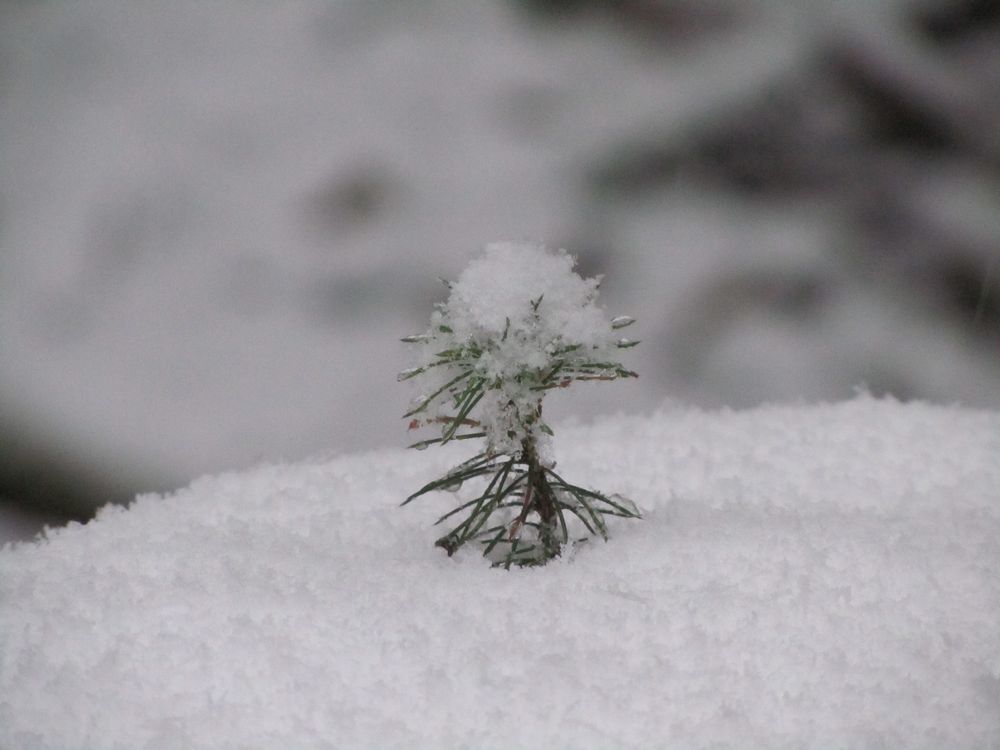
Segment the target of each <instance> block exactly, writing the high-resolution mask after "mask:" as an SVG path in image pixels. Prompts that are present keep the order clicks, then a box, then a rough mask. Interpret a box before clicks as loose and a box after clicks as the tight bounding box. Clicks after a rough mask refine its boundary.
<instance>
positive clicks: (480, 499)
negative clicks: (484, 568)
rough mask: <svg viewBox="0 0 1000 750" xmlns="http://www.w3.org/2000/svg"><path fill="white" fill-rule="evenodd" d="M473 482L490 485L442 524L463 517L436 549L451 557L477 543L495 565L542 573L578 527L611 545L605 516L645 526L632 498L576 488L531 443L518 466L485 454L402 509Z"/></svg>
mask: <svg viewBox="0 0 1000 750" xmlns="http://www.w3.org/2000/svg"><path fill="white" fill-rule="evenodd" d="M468 480H479V481H485V482H486V484H485V488H484V489H483V490H482V492H480V493H479V494H478V495H477V496H476V497H474V498H473V499H471V500H468V501H467V502H465V503H463V504H461V505H459V506H458V507H457V508H455V509H454V510H451V511H449V512H448V513H445V514H444V515H443V516H441V518H439V519H438V520H437V523H438V524H440V523H444V522H445V521H446V520H448V519H449V518H452V517H453V516H459V515H462V516H464V518H463V520H462V522H461V523H459V524H458V525H457V526H455V527H454V528H452V529H451V531H449V532H448V533H447V534H445V535H444V536H442V537H441V538H440V539H438V540H437V542H436V545H437V546H438V547H441V548H443V549H444V550H445V551H446V552H447V553H448V556H449V557H450V556H451V555H453V554H455V552H456V551H457V550H458V549H459V548H460V547H461V546H462V545H464V544H465V543H466V542H478V543H479V544H480V545H482V547H483V555H484V556H485V557H488V558H490V559H491V560H493V561H494V564H495V565H502V566H504V567H506V568H510V566H511V565H540V564H544V563H546V562H548V561H549V560H551V559H553V558H555V557H558V556H559V555H560V554H561V553H562V549H563V547H564V546H565V545H566V544H568V543H569V542H570V541H571V538H572V535H571V532H570V530H571V528H573V527H574V526H576V525H579V526H581V527H582V529H585V530H586V531H587V532H588V533H589V534H590V535H591V536H595V535H599V536H600V537H601V538H602V539H604V540H607V538H608V530H607V525H606V524H605V522H604V517H605V516H620V517H622V518H639V511H638V509H637V508H636V507H635V504H634V503H632V502H631V501H630V500H628V499H627V498H623V497H621V496H619V495H612V496H610V497H609V496H607V495H603V494H601V493H600V492H595V491H594V490H588V489H585V488H583V487H579V486H577V485H575V484H570V483H569V482H567V481H566V480H565V479H563V478H562V477H561V476H560V475H559V474H557V473H556V472H555V470H554V469H551V468H548V467H546V466H544V465H542V463H541V462H540V461H539V460H538V456H537V451H536V450H535V446H534V445H532V444H530V442H528V443H526V444H525V445H524V446H523V448H522V451H521V453H520V454H519V455H518V456H517V457H515V458H510V457H507V456H494V457H490V456H488V455H487V454H486V453H479V454H478V455H476V456H473V457H472V458H471V459H469V460H468V461H466V462H465V463H462V464H459V465H458V466H456V467H455V468H454V469H452V470H451V471H449V472H448V473H447V474H445V475H444V476H443V477H441V478H440V479H436V480H434V481H433V482H430V483H428V484H426V485H424V486H423V487H422V488H420V489H419V490H418V491H417V492H415V493H413V494H412V495H410V497H408V498H407V499H406V501H405V502H404V505H405V504H406V503H409V502H410V501H412V500H415V499H416V498H418V497H420V496H421V495H424V494H426V493H428V492H432V491H434V490H454V489H456V488H457V487H458V486H461V485H462V484H463V483H464V482H466V481H468ZM585 538H586V537H584V539H585ZM582 540H583V539H576V540H574V541H582Z"/></svg>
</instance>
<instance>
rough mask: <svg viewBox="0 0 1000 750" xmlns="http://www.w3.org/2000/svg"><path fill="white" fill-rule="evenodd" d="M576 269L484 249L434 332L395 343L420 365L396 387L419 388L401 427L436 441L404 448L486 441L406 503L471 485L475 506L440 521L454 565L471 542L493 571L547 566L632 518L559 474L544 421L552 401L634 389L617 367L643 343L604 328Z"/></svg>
mask: <svg viewBox="0 0 1000 750" xmlns="http://www.w3.org/2000/svg"><path fill="white" fill-rule="evenodd" d="M575 262H576V261H575V259H574V258H573V257H572V256H571V255H569V254H567V253H566V252H565V251H564V250H559V251H553V250H549V249H547V248H545V247H543V246H541V245H536V244H526V243H498V244H493V245H489V246H488V247H487V248H486V249H485V251H484V253H483V254H482V255H481V256H480V257H478V258H476V259H474V260H473V261H472V262H471V263H470V264H469V266H468V267H467V268H466V269H465V271H464V272H463V273H462V274H461V275H460V276H459V278H458V280H457V281H456V282H454V283H449V282H445V285H446V286H447V287H448V290H449V295H448V299H447V301H446V302H443V303H439V304H438V305H436V306H435V310H434V312H433V314H432V315H431V324H430V328H429V329H428V330H427V331H426V332H425V333H421V334H418V335H414V336H407V337H406V338H404V339H402V340H403V341H404V342H406V343H409V344H412V345H414V346H415V347H417V348H418V359H417V361H418V363H419V364H417V365H416V366H415V367H412V368H410V369H407V370H404V371H403V372H401V373H400V374H399V380H410V379H414V382H417V383H420V384H421V385H422V387H423V394H422V395H421V396H419V397H417V398H416V399H415V400H414V401H413V403H412V405H411V408H410V410H409V411H408V412H407V413H406V414H405V415H404V417H405V418H406V419H409V420H410V424H409V426H410V429H418V428H421V427H434V428H438V429H439V430H440V436H439V437H434V438H430V439H426V440H422V441H420V442H418V443H415V444H413V445H412V446H411V447H413V448H416V449H418V450H421V449H424V448H427V447H428V446H431V445H444V444H446V443H450V442H451V441H453V440H482V441H483V442H482V444H481V446H482V448H481V450H480V451H479V452H478V453H476V455H474V456H473V457H472V458H470V459H469V460H467V461H464V462H463V463H461V464H459V465H458V466H456V467H454V468H453V469H451V470H450V471H448V472H447V473H446V474H445V475H444V476H442V477H440V478H438V479H435V480H434V481H432V482H429V483H428V484H426V485H424V486H423V487H421V488H420V489H419V490H417V491H416V492H414V493H413V494H412V495H410V496H409V497H408V498H406V500H405V501H403V505H406V504H407V503H409V502H411V501H413V500H415V499H416V498H418V497H420V496H422V495H425V494H427V493H428V492H433V491H451V492H458V490H459V489H460V488H461V487H462V486H463V484H465V483H469V484H468V485H467V486H471V487H472V488H473V491H472V492H471V495H472V497H470V498H469V499H465V497H464V496H463V497H462V498H460V500H459V504H458V505H457V507H455V508H453V509H452V510H450V511H449V512H448V513H445V514H444V515H443V516H441V518H439V519H438V521H437V523H439V524H441V523H444V522H445V521H448V520H449V519H451V523H455V521H456V520H458V523H457V524H456V525H454V526H453V527H452V528H451V530H450V531H448V532H447V533H446V534H444V536H442V537H441V538H440V539H438V540H437V543H436V544H437V546H439V547H442V548H443V549H444V550H445V551H446V552H447V553H448V555H449V556H451V555H453V554H454V553H455V552H456V551H457V550H458V549H459V548H460V547H462V546H463V545H465V544H466V543H470V542H472V543H476V544H478V545H480V546H481V548H482V552H483V555H484V556H485V557H487V558H488V559H490V560H491V561H493V563H494V564H495V565H502V566H504V567H507V568H510V566H511V565H539V564H544V563H546V562H548V561H549V560H551V559H553V558H555V557H558V556H559V555H560V553H561V552H562V550H563V548H564V547H565V545H567V544H569V543H570V542H571V541H579V539H577V538H576V537H577V536H578V535H580V534H583V533H584V532H586V535H589V536H591V537H592V536H600V537H602V538H603V539H605V540H607V538H608V530H607V523H606V521H605V518H606V517H607V516H620V517H624V518H638V517H639V511H638V509H637V508H636V506H635V504H634V503H632V502H631V501H630V500H628V499H627V498H624V497H622V496H620V495H617V494H612V495H605V494H603V493H601V492H598V491H596V490H593V489H587V488H584V487H580V486H578V485H575V484H572V483H571V482H570V481H568V480H567V479H565V478H564V477H563V476H562V475H561V474H560V473H558V472H557V471H556V463H555V460H554V458H553V453H552V436H553V431H552V429H551V428H550V427H549V425H548V424H546V423H545V421H544V420H543V418H542V400H543V398H544V397H545V394H546V393H547V392H548V391H550V390H552V389H555V388H567V387H569V386H570V385H572V384H573V383H574V382H576V381H610V380H617V379H619V378H634V377H637V376H636V374H635V373H634V372H632V371H630V370H628V369H626V368H625V367H624V366H623V365H622V364H621V363H620V362H619V361H618V354H619V352H620V351H621V350H623V349H628V348H630V347H633V346H635V345H636V344H637V343H638V342H637V341H632V340H630V339H627V338H621V337H620V334H619V333H618V331H619V330H620V329H622V328H625V327H626V326H629V325H631V324H632V323H634V322H635V321H634V320H633V319H632V318H630V317H628V316H620V317H616V318H614V319H612V320H608V319H607V317H606V316H605V314H604V312H603V311H602V310H601V309H600V308H599V307H598V306H597V304H596V299H597V293H598V285H599V282H600V279H599V278H594V279H584V278H581V277H580V276H579V275H578V274H577V273H576V272H575V271H574V270H573V268H574V265H575ZM586 535H584V536H583V537H582V538H587V536H586Z"/></svg>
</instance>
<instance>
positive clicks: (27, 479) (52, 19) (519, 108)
mask: <svg viewBox="0 0 1000 750" xmlns="http://www.w3.org/2000/svg"><path fill="white" fill-rule="evenodd" d="M832 6H835V7H832ZM998 92H1000V0H886V1H885V2H873V1H872V0H857V1H856V2H846V3H834V4H830V3H822V2H819V0H816V2H805V3H803V2H793V0H787V1H785V0H756V1H754V2H736V0H702V1H699V2H694V0H548V1H545V0H490V1H487V0H454V1H453V2H447V1H445V0H423V1H421V2H415V1H412V0H410V1H408V2H402V1H401V0H384V1H382V2H371V0H364V1H362V0H356V1H352V0H340V1H339V2H334V1H333V0H330V1H329V2H322V1H321V0H315V1H314V2H302V3H297V4H295V5H294V6H293V5H291V4H273V5H261V4H245V3H242V2H235V1H234V0H233V1H230V0H227V1H225V2H218V3H210V4H200V3H193V2H178V3H170V4H166V3H161V4H151V3H150V4H146V3H136V4H131V3H129V4H123V3H121V2H111V1H110V0H106V1H101V2H94V3H87V4H76V3H68V2H41V1H39V2H30V1H28V0H23V1H21V2H9V1H8V2H6V3H0V252H2V255H0V543H2V542H3V541H4V540H11V539H24V538H30V537H31V536H32V535H33V534H34V533H36V532H37V530H38V529H39V528H40V527H41V525H42V524H43V523H48V524H58V523H63V522H65V521H67V520H71V519H75V520H86V519H87V518H89V517H91V516H92V514H93V512H94V510H95V509H96V508H97V507H98V506H99V505H101V504H103V503H105V502H127V501H128V500H129V499H130V498H131V497H133V496H134V495H135V494H136V493H137V492H144V491H166V490H169V489H171V488H173V487H175V486H178V485H180V484H183V483H186V482H187V481H189V480H190V479H192V478H194V477H195V476H196V475H197V474H199V473H203V472H218V471H223V470H227V469H238V468H241V467H245V466H247V465H250V464H252V463H254V462H257V461H261V460H282V459H289V460H295V459H301V458H305V457H308V456H314V455H329V454H330V453H334V452H341V451H349V450H362V449H371V448H376V447H387V446H396V445H402V444H405V441H406V436H405V434H404V426H403V424H402V423H401V422H400V421H399V419H398V416H399V414H400V413H401V412H402V411H403V410H404V406H405V402H406V400H407V394H406V393H404V392H403V391H402V389H401V387H399V386H397V385H396V383H395V378H394V375H395V373H396V372H397V371H398V370H399V369H401V368H402V367H404V366H405V365H406V361H405V359H404V357H405V350H404V348H403V347H402V346H400V345H398V344H397V339H398V338H399V337H400V336H402V335H406V334H409V333H413V332H416V331H419V330H420V329H422V327H423V326H424V325H425V323H426V320H427V316H428V315H429V313H430V309H431V305H432V303H433V302H434V301H435V300H437V299H439V298H440V296H441V291H440V287H439V286H438V285H437V283H436V278H437V277H439V276H454V275H455V274H457V273H458V272H459V271H460V270H461V268H462V267H463V266H464V265H465V262H466V261H467V259H468V257H469V255H470V253H472V252H474V251H475V250H476V249H477V248H478V247H480V246H482V245H483V244H485V243H487V242H490V241H494V240H498V239H505V238H521V237H531V238H538V239H541V240H544V241H545V242H547V243H548V244H550V245H556V246H564V247H567V248H568V249H569V250H570V251H572V252H574V253H575V254H577V255H579V258H580V268H581V270H582V271H583V272H584V273H585V274H587V275H594V274H605V275H606V282H605V286H604V291H603V294H604V302H605V304H606V305H607V306H608V308H609V311H611V312H613V313H616V314H617V313H629V314H632V315H634V316H636V317H637V318H639V321H640V324H641V327H642V328H641V330H639V331H638V334H640V338H642V340H643V346H642V347H639V348H638V349H637V350H635V352H636V355H635V360H634V362H635V367H636V369H637V370H638V371H639V372H640V373H641V375H642V377H641V378H640V380H639V382H638V383H636V384H635V385H630V386H628V388H631V389H632V390H631V391H628V392H623V391H619V392H616V393H614V394H609V393H604V392H598V390H595V391H594V395H593V397H592V396H590V395H589V394H588V395H586V396H584V397H583V398H581V399H580V401H581V402H586V404H585V405H583V406H582V407H581V405H580V404H577V403H569V402H567V404H566V405H565V406H564V407H563V409H564V412H563V413H564V414H566V415H568V414H582V415H583V416H585V417H586V416H592V415H594V414H597V413H600V412H607V411H613V410H617V409H619V408H624V409H625V410H627V411H636V412H638V411H649V410H652V409H655V408H656V407H657V405H658V404H659V403H661V402H662V401H663V400H664V399H668V398H669V399H678V400H681V401H684V402H690V403H694V404H698V405H702V406H707V407H714V406H720V405H729V406H734V407H745V406H751V405H754V404H758V403H761V402H765V401H788V400H796V399H803V400H819V399H840V398H847V397H850V395H851V394H852V392H853V391H854V389H856V388H858V387H862V388H867V389H869V390H871V391H872V392H873V393H876V394H880V395H881V394H887V395H892V396H895V397H897V398H900V399H930V400H935V401H943V402H960V403H964V404H969V405H974V406H986V407H991V408H996V407H997V406H998V405H1000V95H998Z"/></svg>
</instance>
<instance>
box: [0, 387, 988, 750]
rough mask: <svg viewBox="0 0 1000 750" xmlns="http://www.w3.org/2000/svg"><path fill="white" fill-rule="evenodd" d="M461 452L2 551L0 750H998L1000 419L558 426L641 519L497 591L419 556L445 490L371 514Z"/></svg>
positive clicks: (405, 457)
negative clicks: (635, 505)
mask: <svg viewBox="0 0 1000 750" xmlns="http://www.w3.org/2000/svg"><path fill="white" fill-rule="evenodd" d="M464 452H465V451H464V450H463V448H462V447H461V446H446V447H444V448H442V449H440V450H437V451H431V452H428V453H421V454H418V453H414V452H412V451H402V450H387V451H383V452H378V453H371V454H366V455H353V456H345V457H341V458H338V459H336V460H333V461H331V462H329V463H326V464H322V465H314V464H302V465H291V466H266V467H261V468H259V469H257V470H255V471H252V472H249V473H245V474H230V475H223V476H217V477H211V478H205V479H201V480H198V481H196V482H195V483H194V484H192V485H191V486H190V487H188V488H187V489H184V490H181V491H179V492H177V493H176V494H173V495H170V496H167V497H158V496H152V495H149V496H143V497H140V498H139V499H138V500H137V501H136V502H135V503H134V504H133V505H132V506H131V507H130V508H129V509H127V510H122V509H115V508H108V509H106V510H105V511H103V512H102V513H101V515H100V516H99V517H98V518H97V519H96V520H95V521H93V522H91V523H89V524H87V525H86V526H80V525H73V526H71V527H69V528H65V529H58V530H54V531H51V532H49V534H48V537H47V539H45V540H43V541H41V542H39V543H33V544H22V545H17V546H13V547H11V546H8V547H6V548H4V549H2V550H0V748H4V750H49V749H52V750H74V749H77V748H79V749H81V750H83V749H87V750H92V749H93V748H100V749H101V750H118V749H121V750H125V749H127V750H144V749H152V748H175V747H184V748H191V749H194V750H209V749H215V748H237V747H239V748H276V747H294V748H317V749H318V748H339V747H362V748H367V747H378V748H414V747H441V748H445V747H477V748H510V747H517V748H554V747H594V748H597V747H601V748H605V747H613V748H648V747H684V748H708V747H715V748H722V747H768V748H830V747H852V748H854V747H856V748H876V747H906V748H942V747H948V748H992V747H998V746H1000V628H998V627H997V622H1000V577H998V575H997V570H1000V491H998V489H997V488H998V487H1000V414H997V413H995V412H979V411H972V410H963V409H958V408H943V407H934V406H929V405H924V404H918V403H915V404H899V403H896V402H893V401H878V400H875V399H872V398H870V397H860V398H858V399H856V400H854V401H851V402H848V403H844V404H837V405H819V406H810V407H768V408H761V409H757V410H753V411H748V412H730V411H722V412H714V413H705V412H702V411H697V410H689V409H682V408H664V409H663V410H661V411H660V412H659V413H657V414H654V415H651V416H649V417H644V418H637V417H618V418H613V419H608V420H604V421H601V422H599V423H597V424H594V425H591V426H582V427H568V426H564V427H563V428H562V430H561V431H560V454H561V462H562V463H563V464H565V465H566V469H567V471H569V472H572V474H573V475H574V476H575V477H578V478H579V480H580V481H581V482H584V483H588V484H592V485H593V486H614V487H617V488H620V489H621V490H622V491H623V492H625V493H626V494H628V495H629V496H630V497H633V498H634V499H635V500H636V501H637V502H638V503H639V505H640V506H641V507H642V510H643V512H644V516H645V520H643V521H642V522H641V523H639V522H625V521H618V522H617V523H616V522H615V520H614V519H612V521H611V523H610V530H611V534H612V536H613V537H614V538H613V542H612V543H610V544H607V545H605V544H603V543H601V542H594V541H591V542H588V543H586V544H583V545H580V546H579V547H577V548H575V549H573V550H568V551H567V552H566V554H565V555H564V557H563V558H561V559H559V560H557V561H555V562H553V563H550V564H549V565H547V566H545V567H543V568H539V569H526V570H514V571H511V572H504V571H497V570H492V569H489V568H487V567H485V566H483V565H482V564H481V560H480V559H479V558H478V555H477V553H476V552H475V551H466V550H461V551H460V552H459V553H458V554H456V556H455V557H454V558H451V559H449V558H447V557H445V556H444V555H442V554H441V553H440V551H439V550H436V549H434V548H433V546H432V540H433V539H434V538H435V536H436V535H435V532H436V531H437V529H434V528H433V527H431V526H430V523H431V522H432V521H433V519H435V518H436V517H437V516H438V515H439V514H440V512H441V511H443V510H445V509H448V508H450V507H451V505H452V504H453V502H454V498H453V497H451V496H450V495H447V494H443V493H442V494H440V495H430V496H428V497H426V498H425V500H426V502H425V503H421V504H419V505H417V504H415V505H412V506H407V507H406V508H405V509H400V508H399V507H398V504H399V502H400V501H401V500H402V498H403V497H405V496H406V495H407V494H408V492H409V491H411V489H412V488H413V487H414V486H417V485H419V484H420V483H421V482H422V481H423V480H426V479H427V478H429V477H433V476H437V475H440V473H441V472H442V471H443V470H444V469H445V468H447V467H448V466H450V465H452V464H454V463H455V462H456V459H458V458H459V457H461V456H462V455H463V454H464ZM463 492H465V490H463V491H460V492H459V497H462V496H463V494H462V493H463ZM435 503H437V504H438V507H435Z"/></svg>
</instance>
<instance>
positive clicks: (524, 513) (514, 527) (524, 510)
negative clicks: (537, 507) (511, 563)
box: [508, 483, 535, 541]
mask: <svg viewBox="0 0 1000 750" xmlns="http://www.w3.org/2000/svg"><path fill="white" fill-rule="evenodd" d="M534 488H535V486H534V485H533V484H531V483H529V484H528V488H527V489H526V490H525V491H524V504H523V505H522V506H521V514H520V515H519V516H518V517H517V520H515V521H514V523H512V524H511V526H510V536H509V537H508V539H510V540H511V541H514V540H515V539H517V537H518V534H520V532H521V527H522V526H523V525H524V522H525V521H526V520H527V519H528V513H529V512H530V511H531V494H532V490H534Z"/></svg>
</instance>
